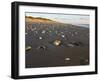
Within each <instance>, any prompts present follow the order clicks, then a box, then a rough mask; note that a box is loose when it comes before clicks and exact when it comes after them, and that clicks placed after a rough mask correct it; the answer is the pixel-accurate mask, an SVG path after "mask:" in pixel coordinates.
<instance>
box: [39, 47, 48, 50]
mask: <svg viewBox="0 0 100 81" xmlns="http://www.w3.org/2000/svg"><path fill="white" fill-rule="evenodd" d="M39 49H42V50H47V47H46V46H38V47H37V50H39Z"/></svg>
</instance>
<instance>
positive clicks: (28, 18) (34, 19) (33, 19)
mask: <svg viewBox="0 0 100 81" xmlns="http://www.w3.org/2000/svg"><path fill="white" fill-rule="evenodd" d="M25 21H26V22H32V23H33V22H40V23H57V22H56V21H53V20H50V19H47V18H42V17H32V16H25Z"/></svg>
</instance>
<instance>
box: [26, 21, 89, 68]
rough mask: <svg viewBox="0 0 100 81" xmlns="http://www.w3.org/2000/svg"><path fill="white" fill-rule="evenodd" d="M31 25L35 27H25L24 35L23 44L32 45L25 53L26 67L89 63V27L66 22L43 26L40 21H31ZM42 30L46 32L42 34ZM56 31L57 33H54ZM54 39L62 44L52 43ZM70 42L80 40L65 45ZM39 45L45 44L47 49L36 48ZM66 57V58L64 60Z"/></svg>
mask: <svg viewBox="0 0 100 81" xmlns="http://www.w3.org/2000/svg"><path fill="white" fill-rule="evenodd" d="M32 25H33V28H34V27H36V26H37V27H36V28H37V29H36V30H34V31H31V29H27V28H26V32H27V33H28V34H27V35H26V37H25V44H26V46H31V47H32V49H30V50H28V51H26V54H25V55H26V56H25V64H26V65H25V67H26V68H36V67H56V66H80V65H89V28H84V27H77V26H73V25H67V24H65V25H60V24H47V25H46V26H44V25H45V24H42V23H41V25H40V24H39V25H38V23H36V25H35V24H34V23H33V24H32ZM42 30H45V31H46V33H45V34H42V33H41V31H42ZM36 31H38V34H37V33H36ZM50 31H51V32H50ZM56 31H57V32H58V34H56V33H55V32H56ZM61 32H63V33H64V35H65V38H62V37H61ZM59 34H60V35H59ZM39 37H43V39H41V40H40V39H39ZM56 39H58V40H61V41H62V46H54V45H53V44H52V41H54V40H56ZM72 42H76V43H77V42H81V44H80V45H78V46H73V47H70V46H69V47H68V46H67V45H68V44H71V43H72ZM41 45H42V46H46V48H47V50H42V49H37V48H38V47H39V46H41ZM66 58H68V60H65V59H66Z"/></svg>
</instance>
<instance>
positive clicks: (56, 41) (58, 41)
mask: <svg viewBox="0 0 100 81" xmlns="http://www.w3.org/2000/svg"><path fill="white" fill-rule="evenodd" d="M53 44H54V45H55V46H59V45H60V44H61V41H60V40H55V41H54V42H53Z"/></svg>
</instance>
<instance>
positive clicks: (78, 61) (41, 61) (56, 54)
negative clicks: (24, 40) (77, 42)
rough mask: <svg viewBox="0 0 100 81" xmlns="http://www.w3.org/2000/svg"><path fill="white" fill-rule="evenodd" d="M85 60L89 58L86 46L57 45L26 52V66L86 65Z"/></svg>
mask: <svg viewBox="0 0 100 81" xmlns="http://www.w3.org/2000/svg"><path fill="white" fill-rule="evenodd" d="M65 58H70V60H65ZM86 60H89V49H88V47H85V48H82V47H75V48H60V47H57V48H53V49H50V50H48V51H43V50H41V51H38V50H37V51H36V50H35V49H33V50H32V51H28V54H26V68H35V67H56V66H77V65H88V64H89V61H88V62H87V61H86Z"/></svg>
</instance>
